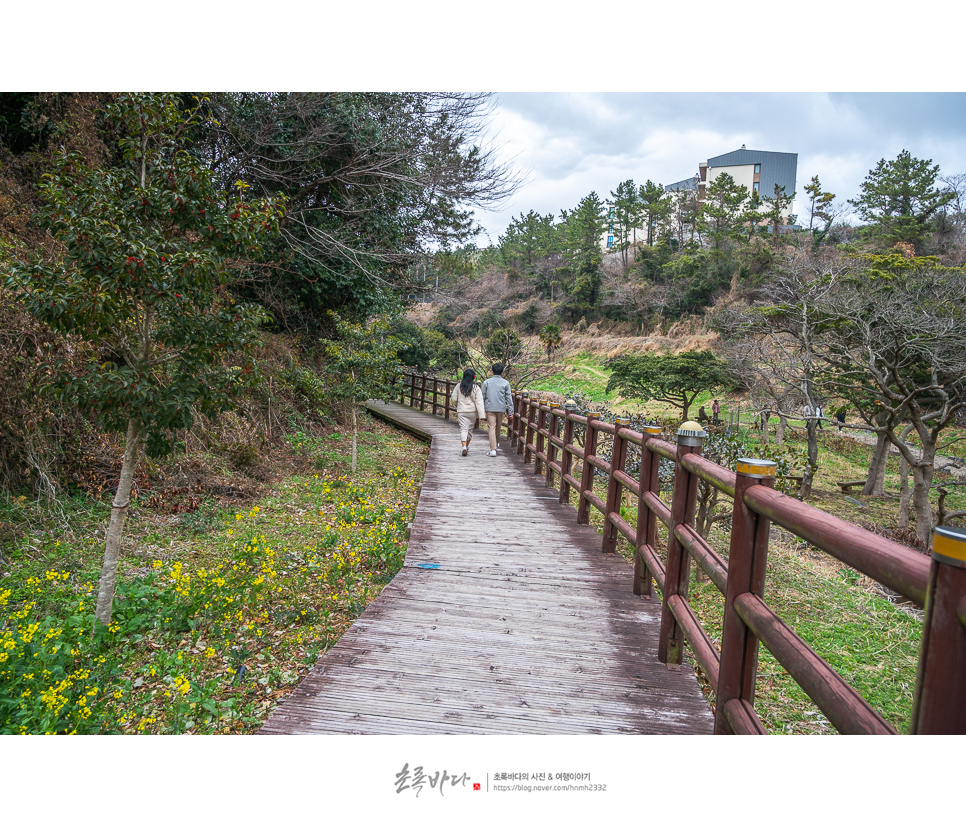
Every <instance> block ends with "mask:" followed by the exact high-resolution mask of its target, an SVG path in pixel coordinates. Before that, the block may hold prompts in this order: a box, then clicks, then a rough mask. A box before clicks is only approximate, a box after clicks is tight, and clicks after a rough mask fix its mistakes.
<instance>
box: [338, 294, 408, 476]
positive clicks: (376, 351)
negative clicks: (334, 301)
mask: <svg viewBox="0 0 966 834" xmlns="http://www.w3.org/2000/svg"><path fill="white" fill-rule="evenodd" d="M330 315H331V316H332V320H333V321H334V323H335V327H336V332H337V333H338V338H336V339H322V340H321V341H320V345H321V347H322V350H323V352H324V354H325V357H326V371H327V376H328V383H329V392H330V393H331V395H332V397H333V398H334V399H336V400H337V401H340V402H342V403H346V404H348V406H349V413H350V414H351V417H352V463H351V466H352V471H353V472H355V471H356V467H357V462H358V438H359V408H360V407H361V406H362V404H363V403H365V401H366V400H369V399H391V398H392V396H393V394H394V393H395V392H394V391H393V388H392V382H393V379H394V378H395V373H396V368H397V366H398V364H399V358H398V355H399V350H400V348H401V347H402V346H401V344H400V343H399V342H398V341H397V340H396V339H395V338H394V337H392V336H391V335H390V334H389V329H390V323H389V321H388V320H387V319H386V318H373V319H371V320H370V321H369V322H368V323H366V324H354V323H353V322H351V321H347V320H346V319H343V318H342V317H340V316H339V315H338V313H334V312H333V313H331V314H330Z"/></svg>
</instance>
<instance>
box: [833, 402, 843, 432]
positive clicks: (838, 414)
mask: <svg viewBox="0 0 966 834" xmlns="http://www.w3.org/2000/svg"><path fill="white" fill-rule="evenodd" d="M835 422H836V423H838V424H839V431H840V432H841V431H842V429H843V427H844V426H845V406H842V407H841V408H840V409H839V410H838V411H836V412H835Z"/></svg>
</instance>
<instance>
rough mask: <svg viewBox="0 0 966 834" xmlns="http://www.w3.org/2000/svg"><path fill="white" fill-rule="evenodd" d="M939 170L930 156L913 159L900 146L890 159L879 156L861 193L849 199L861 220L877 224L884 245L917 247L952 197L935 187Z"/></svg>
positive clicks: (864, 181) (861, 188) (878, 234)
mask: <svg viewBox="0 0 966 834" xmlns="http://www.w3.org/2000/svg"><path fill="white" fill-rule="evenodd" d="M938 174H939V166H938V165H933V164H932V160H931V159H916V158H915V157H914V156H912V154H910V153H909V151H907V150H903V151H902V152H901V153H900V154H899V155H898V156H897V157H896V158H895V159H893V160H889V161H886V160H885V159H880V160H879V163H878V164H877V165H876V167H875V168H873V169H872V170H871V171H869V173H868V175H867V176H866V178H865V180H863V182H862V185H861V186H860V190H861V192H862V193H861V194H860V196H859V197H857V198H856V199H854V200H849V203H851V204H852V205H853V206H855V208H856V209H858V212H859V215H860V216H861V217H862V219H863V220H865V221H866V222H867V223H874V224H875V225H876V234H877V236H878V237H879V238H880V239H881V240H883V241H884V242H885V244H886V245H887V246H893V245H895V244H896V243H910V244H912V245H913V246H915V247H919V246H921V245H922V242H923V241H924V240H925V238H926V235H927V233H928V231H929V224H930V221H931V220H932V218H933V217H934V215H935V214H936V212H937V211H939V209H940V208H942V207H943V206H945V205H946V204H947V203H949V202H951V201H952V200H953V199H954V195H953V194H952V193H951V192H949V191H948V190H944V189H942V188H937V187H936V177H937V176H938Z"/></svg>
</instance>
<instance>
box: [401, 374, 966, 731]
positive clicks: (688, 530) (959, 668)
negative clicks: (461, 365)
mask: <svg viewBox="0 0 966 834" xmlns="http://www.w3.org/2000/svg"><path fill="white" fill-rule="evenodd" d="M430 383H431V385H432V387H431V388H430V387H428V386H429V384H430ZM441 383H444V384H445V390H446V392H447V394H446V402H447V405H448V400H449V394H450V393H451V392H452V386H453V385H455V384H456V383H453V382H447V381H444V380H435V379H433V378H431V377H422V378H419V377H417V376H416V375H409V376H407V378H406V379H405V380H404V382H403V390H402V393H403V399H404V400H405V399H406V397H407V396H408V398H409V401H410V405H412V406H413V407H415V408H421V409H426V408H427V407H433V409H434V413H436V409H437V406H438V403H437V399H438V393H439V389H438V386H439V384H441ZM407 386H408V387H407ZM429 395H432V398H430V397H429ZM449 412H450V409H446V411H445V416H447V417H448V416H449ZM599 416H600V415H598V414H593V413H591V414H587V415H580V414H577V413H576V410H575V408H573V407H570V408H568V407H566V406H565V407H563V408H559V407H556V406H554V405H552V404H550V403H548V402H546V401H537V400H534V399H531V398H530V397H528V396H527V395H526V392H515V393H514V415H513V418H512V419H511V420H510V421H509V422H508V424H507V432H508V437H509V440H510V442H511V445H512V447H513V448H514V449H515V451H516V452H517V453H518V454H521V455H523V462H524V464H532V465H533V467H534V472H535V473H536V474H543V475H544V476H545V484H546V486H547V487H550V488H552V487H553V486H554V483H555V479H556V483H557V486H556V489H557V491H558V496H559V500H560V502H561V503H570V500H571V490H575V491H576V498H577V522H578V523H579V524H588V523H589V522H590V508H591V507H594V508H596V509H597V510H599V511H600V513H601V514H602V516H603V520H604V529H603V538H602V550H603V551H604V552H609V553H613V552H615V551H616V549H617V543H618V536H622V537H623V538H624V539H626V540H627V541H628V542H629V544H630V546H631V548H632V551H633V554H634V573H633V588H632V590H633V593H635V594H638V595H640V596H645V597H649V596H650V595H651V593H652V589H653V584H654V583H656V584H657V586H658V588H659V589H660V591H661V599H662V617H661V633H660V643H659V650H658V651H659V657H660V659H661V660H662V662H665V663H668V664H678V663H680V662H681V659H682V652H683V646H684V642H685V641H687V643H688V645H689V646H690V647H691V650H692V652H693V654H694V656H695V659H696V660H697V662H698V663H699V664H700V666H701V668H702V669H703V670H704V672H705V675H706V676H707V678H708V680H709V681H710V683H711V686H712V688H713V689H714V691H715V695H716V704H717V708H716V713H715V732H716V733H739V734H761V733H764V732H765V730H764V727H763V726H762V724H761V721H760V720H759V718H758V716H757V714H756V712H755V684H756V679H757V669H758V647H759V644H761V645H764V646H765V647H767V649H768V650H769V651H770V652H771V654H772V655H773V656H774V657H775V659H776V660H777V661H778V663H780V664H781V665H782V666H783V667H784V668H785V669H786V670H787V671H788V672H789V674H790V675H791V676H792V677H793V678H794V679H795V681H797V683H798V684H799V685H800V686H801V688H802V689H803V690H804V692H805V693H806V694H807V695H808V697H809V698H811V700H812V701H813V702H814V703H815V704H816V705H817V706H818V708H819V709H820V710H821V711H822V713H823V714H824V715H825V716H826V717H827V718H828V720H829V721H830V722H831V723H832V725H833V726H834V727H835V728H836V729H838V730H839V731H840V732H842V733H877V734H879V733H895V732H896V730H895V728H894V727H893V726H892V725H891V724H889V723H888V722H887V721H886V720H885V719H884V718H883V717H882V716H881V715H879V713H878V712H876V711H875V710H874V709H873V708H872V707H871V706H869V704H868V703H867V702H866V701H865V700H864V699H863V698H862V696H861V695H859V693H858V692H856V691H855V689H853V688H852V687H851V686H850V685H849V684H848V683H847V682H846V681H845V680H844V679H843V678H842V677H841V676H840V675H839V674H838V673H837V672H836V671H835V670H834V669H833V668H832V667H831V666H830V665H829V664H828V663H827V662H826V661H824V660H823V659H822V658H821V657H819V656H818V655H817V654H816V653H815V652H814V651H813V650H812V649H811V648H810V647H809V646H808V645H807V644H806V642H805V641H804V640H803V639H802V638H801V637H799V636H798V634H796V633H795V632H794V631H793V630H792V629H791V628H790V627H789V626H788V625H787V624H786V623H785V622H784V621H782V619H781V618H780V617H779V616H778V615H777V614H776V613H775V612H774V611H773V610H772V609H771V608H770V607H769V606H768V604H767V603H766V602H765V600H764V583H765V566H766V561H767V554H768V538H769V537H768V534H769V526H770V524H772V523H774V524H777V525H779V526H780V527H782V528H784V529H785V530H788V531H790V532H792V533H794V534H795V535H796V536H799V537H800V538H802V539H805V540H806V541H808V542H810V543H811V544H813V545H814V546H816V547H818V548H820V549H822V550H823V551H825V552H826V553H828V554H829V555H831V556H833V557H835V558H836V559H839V560H840V561H842V562H843V563H844V564H846V565H848V566H850V567H851V568H853V569H855V570H857V571H859V572H861V573H863V574H865V575H867V576H869V577H871V578H872V579H874V580H875V581H877V582H879V583H881V584H882V585H885V586H886V587H888V588H891V589H892V590H894V591H896V592H898V593H900V594H902V595H903V596H905V597H907V598H908V599H910V600H912V601H913V602H915V603H917V604H918V605H921V606H923V607H924V608H925V622H924V626H923V637H922V645H921V650H920V662H919V670H918V673H917V680H916V692H915V698H914V703H913V714H912V720H911V723H910V731H911V732H913V733H966V531H963V530H961V529H958V528H937V530H936V533H935V544H934V553H933V557H932V559H930V558H929V557H928V556H926V555H924V554H922V553H919V552H918V551H915V550H911V549H910V548H906V547H903V546H902V545H899V544H897V543H895V542H892V541H890V540H888V539H885V538H883V537H881V536H877V535H875V534H874V533H871V532H869V531H867V530H864V529H863V528H861V527H858V526H856V525H854V524H850V523H849V522H846V521H843V520H841V519H838V518H835V517H834V516H832V515H829V514H828V513H825V512H822V511H821V510H817V509H815V508H814V507H810V506H808V505H806V504H804V503H802V502H801V501H798V500H796V499H794V498H791V497H789V496H787V495H784V494H782V493H781V492H778V491H777V490H775V489H774V488H773V483H774V479H775V474H776V466H775V464H774V463H772V462H770V461H761V460H754V459H748V458H743V459H741V460H739V462H738V465H737V471H734V472H732V471H731V470H729V469H726V468H724V467H722V466H719V465H718V464H715V463H713V462H711V461H709V460H707V459H705V458H704V457H702V454H701V452H702V447H703V440H704V437H705V436H706V435H705V433H704V432H703V431H701V430H700V427H699V426H697V425H696V424H694V430H689V429H686V428H684V429H680V430H678V432H677V435H676V438H675V440H676V442H673V443H672V442H669V441H667V440H665V439H663V438H662V436H661V429H660V428H658V427H654V428H648V427H645V428H644V430H643V431H635V430H633V429H631V428H630V427H629V426H628V425H627V424H626V422H624V421H621V420H620V419H618V420H617V421H616V422H615V423H606V422H603V421H601V420H600V419H599ZM577 431H580V432H581V433H582V434H583V443H582V444H581V445H578V444H576V443H575V442H574V439H575V433H576V432H577ZM602 436H604V437H608V438H609V439H610V440H611V441H612V446H611V454H610V456H609V457H610V459H609V460H607V459H606V457H604V456H601V455H599V454H598V443H599V441H600V438H601V437H602ZM630 449H636V450H638V452H639V455H640V465H639V467H638V474H637V475H636V477H635V476H634V475H632V474H631V473H630V472H629V471H628V469H629V468H630V467H628V465H627V461H628V451H629V450H630ZM635 457H636V456H635ZM662 458H664V459H667V460H669V461H673V462H674V484H673V492H672V497H671V505H670V507H669V506H667V504H665V503H664V501H663V500H662V499H661V497H660V489H659V483H658V469H659V465H660V462H661V459H662ZM577 461H580V462H581V466H580V477H579V479H578V478H577V477H575V476H574V474H573V472H574V470H575V464H576V462H577ZM598 472H599V473H601V474H602V475H604V476H606V492H605V495H606V498H602V497H600V496H599V495H598V494H597V492H596V491H595V489H594V482H595V473H598ZM699 481H705V482H706V483H709V484H711V485H713V486H715V487H717V488H718V489H719V490H721V491H722V492H724V493H726V494H728V495H730V496H732V498H733V499H734V510H733V515H732V519H731V533H730V542H729V552H728V555H727V557H725V556H723V555H722V554H720V553H718V552H717V551H716V550H715V549H714V547H712V545H711V544H709V543H708V542H707V541H705V540H704V539H703V538H701V536H699V535H698V534H697V532H696V531H695V529H694V519H695V510H696V499H697V488H698V482H699ZM625 490H626V491H627V492H628V493H630V494H632V495H634V496H635V497H636V498H637V521H636V524H635V525H634V526H631V524H629V523H628V522H627V521H626V520H625V519H624V518H623V517H622V516H621V514H620V507H621V504H622V501H623V498H624V492H625ZM601 491H602V492H604V490H601ZM658 522H660V523H661V524H663V525H664V526H665V527H666V528H667V530H668V536H667V539H668V544H667V547H666V549H665V551H664V553H663V554H662V553H660V552H659V550H660V548H659V544H658V537H657V523H658ZM692 558H693V559H694V560H695V561H696V563H697V564H698V565H699V566H700V567H701V568H702V569H703V570H704V572H705V573H706V574H707V575H708V576H709V577H710V579H711V581H712V582H713V583H714V585H715V586H716V587H717V589H718V590H719V591H720V592H721V594H722V595H723V596H724V618H723V623H722V636H721V650H720V652H719V651H718V650H717V648H716V646H715V644H714V642H713V641H712V639H711V638H710V637H709V636H708V634H707V632H706V631H705V629H704V627H703V626H702V624H701V622H700V620H699V619H698V617H697V615H696V614H695V612H694V610H693V609H692V608H691V606H690V604H689V602H688V584H689V579H690V560H691V559H692Z"/></svg>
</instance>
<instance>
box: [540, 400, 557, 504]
mask: <svg viewBox="0 0 966 834" xmlns="http://www.w3.org/2000/svg"><path fill="white" fill-rule="evenodd" d="M559 425H560V417H559V416H558V415H557V413H556V412H555V411H554V408H553V405H552V404H551V406H550V416H549V417H548V418H547V477H546V478H545V479H544V482H543V484H544V486H546V487H553V466H551V464H553V463H556V462H557V446H556V444H554V442H553V439H554V438H555V437H556V436H557V427H558V426H559Z"/></svg>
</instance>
